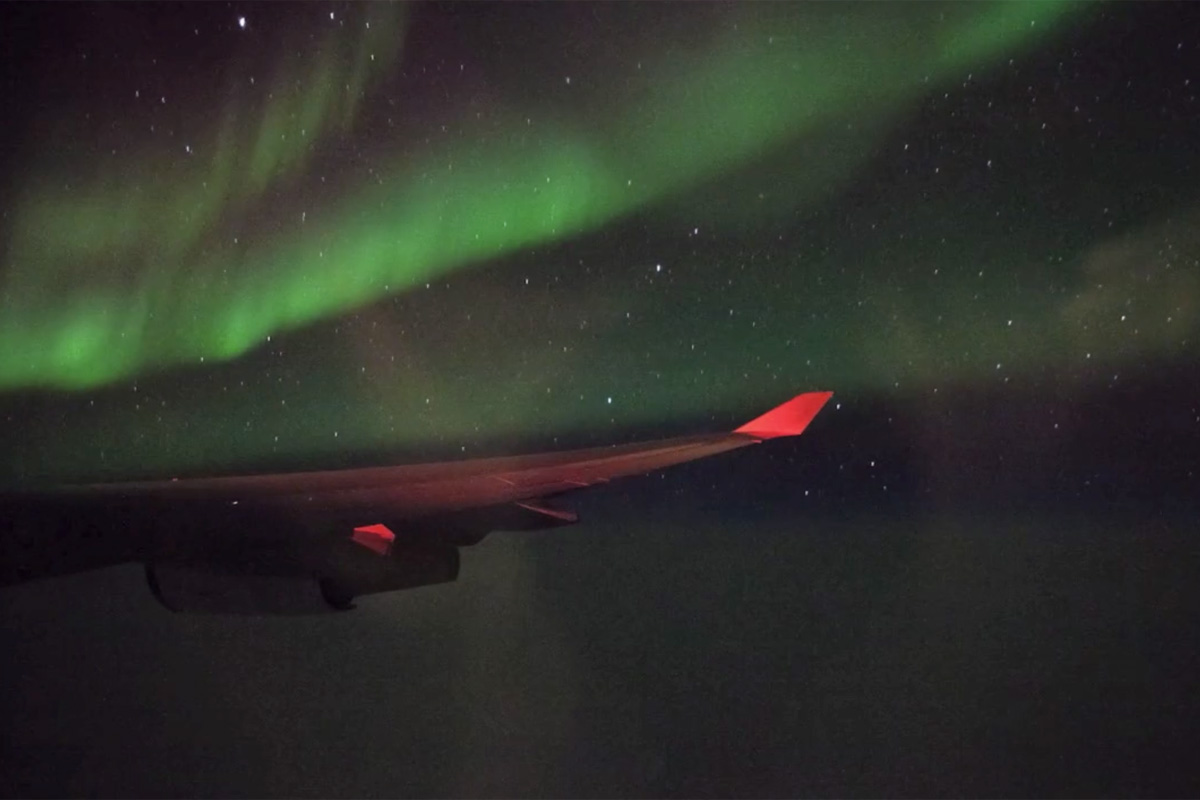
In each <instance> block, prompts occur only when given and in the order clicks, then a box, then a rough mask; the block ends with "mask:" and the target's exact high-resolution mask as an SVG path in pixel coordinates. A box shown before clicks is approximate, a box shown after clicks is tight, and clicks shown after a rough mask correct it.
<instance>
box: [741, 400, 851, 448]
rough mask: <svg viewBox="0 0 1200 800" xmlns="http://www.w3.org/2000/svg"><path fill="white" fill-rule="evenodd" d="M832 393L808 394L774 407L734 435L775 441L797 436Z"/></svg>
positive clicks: (802, 431)
mask: <svg viewBox="0 0 1200 800" xmlns="http://www.w3.org/2000/svg"><path fill="white" fill-rule="evenodd" d="M831 397H833V392H809V393H808V394H801V395H797V396H796V397H793V398H792V399H791V400H788V401H787V402H786V403H784V404H783V405H781V406H776V407H775V408H773V409H771V410H770V411H768V412H767V413H765V414H763V415H762V416H761V417H756V418H754V419H752V420H750V421H749V422H747V423H746V424H745V425H743V426H742V427H740V428H738V429H737V430H735V431H734V433H745V434H748V435H750V436H753V437H755V438H756V439H775V438H777V437H780V436H799V435H800V434H802V433H804V429H805V428H807V427H808V423H810V422H812V420H813V417H815V416H816V415H817V412H818V411H820V410H821V408H822V407H823V406H824V405H825V403H826V402H827V401H828V400H829V398H831Z"/></svg>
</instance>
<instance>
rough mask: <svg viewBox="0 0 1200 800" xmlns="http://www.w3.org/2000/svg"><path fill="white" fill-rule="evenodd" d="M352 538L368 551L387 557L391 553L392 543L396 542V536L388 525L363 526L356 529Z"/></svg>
mask: <svg viewBox="0 0 1200 800" xmlns="http://www.w3.org/2000/svg"><path fill="white" fill-rule="evenodd" d="M350 538H351V539H352V540H353V541H354V542H356V543H358V544H361V545H362V546H363V547H365V548H367V549H368V550H374V551H375V552H376V553H379V555H381V556H386V555H387V554H388V553H389V552H391V549H392V542H394V541H396V534H394V533H392V531H391V530H390V529H389V528H388V526H387V525H363V526H362V527H360V528H355V529H354V533H353V534H352V535H351V537H350Z"/></svg>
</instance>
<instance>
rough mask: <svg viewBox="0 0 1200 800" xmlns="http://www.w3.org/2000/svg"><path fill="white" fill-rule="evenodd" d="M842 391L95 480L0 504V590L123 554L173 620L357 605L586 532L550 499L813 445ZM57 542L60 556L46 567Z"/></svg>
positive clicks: (50, 560)
mask: <svg viewBox="0 0 1200 800" xmlns="http://www.w3.org/2000/svg"><path fill="white" fill-rule="evenodd" d="M831 395H832V393H831V392H810V393H807V394H801V395H798V396H797V397H794V398H792V399H791V400H789V401H787V402H786V403H783V404H782V405H780V406H778V407H776V408H774V409H772V410H771V411H768V412H767V413H765V414H763V415H762V416H759V417H757V418H755V419H754V420H751V421H750V422H748V423H746V424H745V425H742V426H740V427H739V428H737V429H735V430H733V431H729V432H724V433H715V434H702V435H697V436H686V437H679V438H673V439H661V440H657V441H649V442H639V443H635V444H627V445H619V446H613V447H600V448H589V449H585V450H573V451H566V452H551V453H539V454H533V455H523V456H510V457H501V458H487V459H475V460H463V461H450V462H442V463H432V464H416V465H408V466H396V467H375V468H368V469H350V470H337V471H329V472H299V473H288V474H277V475H249V476H233V477H218V478H200V479H188V480H167V481H143V482H132V483H115V484H93V485H86V486H74V487H66V488H64V489H63V490H61V491H58V492H55V493H52V494H48V495H43V496H40V497H38V498H16V499H13V498H9V499H8V500H7V501H5V500H0V519H6V520H7V522H8V525H7V526H5V527H7V528H9V530H8V531H7V533H8V534H9V535H7V536H6V535H4V533H5V531H3V529H0V540H8V541H10V543H13V544H11V546H10V547H7V548H5V551H7V552H4V555H5V563H0V584H2V583H14V582H19V581H20V580H24V579H29V578H30V577H42V576H47V575H53V574H61V573H63V572H69V571H75V570H77V569H80V568H88V567H89V566H96V564H92V563H90V559H89V557H88V556H89V555H95V554H94V553H93V551H95V550H96V549H97V548H103V546H104V545H105V544H106V543H107V544H108V545H109V546H110V548H111V549H109V550H106V551H104V552H106V553H107V554H108V560H107V562H106V563H112V562H113V558H114V557H115V558H116V559H117V561H125V560H143V561H145V562H146V564H147V576H148V578H149V579H150V583H151V588H152V589H153V590H154V592H155V595H156V596H157V597H158V598H159V599H160V600H161V601H162V602H163V603H164V604H165V605H167V606H168V607H170V608H173V609H177V610H201V611H214V610H215V611H239V610H240V611H247V610H248V613H289V612H290V611H292V610H294V609H292V608H291V606H294V605H296V604H295V603H294V602H293V600H292V599H291V595H290V594H289V591H290V589H289V588H288V587H289V586H290V583H289V582H291V583H295V581H296V580H297V576H299V580H300V581H301V582H302V583H303V582H305V581H307V582H308V583H310V584H312V585H313V586H314V587H316V589H318V590H319V591H318V592H317V595H318V597H317V598H316V599H317V602H316V603H315V605H316V606H317V607H318V609H319V607H321V606H322V604H323V605H324V606H326V607H331V608H340V607H348V606H349V603H350V599H351V598H352V597H353V596H357V595H361V594H369V593H373V592H377V591H388V590H392V589H396V588H408V587H409V586H415V585H423V584H425V583H434V582H439V581H443V580H453V578H454V576H456V575H457V571H458V553H457V546H459V545H463V544H472V543H474V542H477V541H478V540H479V539H481V538H482V537H483V536H484V535H486V534H487V533H488V532H489V531H492V530H529V529H537V528H545V527H554V526H558V525H564V524H570V523H572V522H575V521H576V517H575V515H574V514H572V513H571V512H568V511H562V510H558V509H555V508H552V507H550V506H548V505H546V504H545V503H544V502H543V501H544V500H545V498H548V497H552V496H554V495H558V494H562V493H564V492H569V491H573V490H577V489H582V488H585V487H588V486H594V485H596V484H601V483H606V482H608V481H610V480H613V479H615V478H620V477H624V476H629V475H638V474H645V473H647V472H651V471H654V470H657V469H661V468H663V467H667V466H671V465H673V464H679V463H683V462H685V461H692V460H695V459H698V458H703V457H705V456H710V455H715V454H717V453H722V452H725V451H728V450H734V449H737V448H740V447H745V446H746V445H750V444H756V443H759V442H762V441H765V440H768V439H774V438H778V437H782V436H796V435H799V434H800V433H802V432H803V431H804V429H805V428H807V427H808V424H809V423H810V422H811V421H812V419H813V418H814V417H815V416H816V414H817V413H818V412H819V411H820V410H821V408H822V407H823V406H824V405H825V403H826V402H827V401H828V399H829V397H830V396H831ZM73 532H74V533H75V534H78V535H74V536H73V535H72V533H73ZM49 538H52V539H53V540H54V541H55V543H56V544H55V548H56V552H57V553H58V558H53V557H50V558H47V557H46V556H44V555H38V556H37V558H33V555H31V554H40V553H41V551H42V550H43V549H44V548H43V547H41V545H42V544H43V543H44V542H45V541H46V540H47V539H49ZM75 540H79V541H75ZM116 540H120V541H121V543H122V546H121V547H112V544H113V543H114V541H116ZM72 542H74V544H72ZM21 543H24V546H22V544H21ZM31 543H35V544H31ZM35 545H36V546H35ZM451 551H453V556H451V555H450V553H451ZM114 554H115V556H114ZM31 559H32V560H36V561H37V562H38V563H36V564H33V563H30V562H31ZM451 561H452V562H453V563H452V564H451V563H450V562H451ZM80 562H83V563H84V566H82V567H81V566H79V563H80ZM101 565H102V564H101ZM397 565H399V566H397ZM414 565H416V566H414ZM430 565H432V566H430ZM5 567H7V569H5ZM402 568H403V569H402ZM397 570H399V571H400V572H403V573H404V574H403V575H400V574H397ZM22 572H23V573H24V574H22ZM331 575H332V576H333V577H330V576H331ZM314 576H316V577H314ZM425 578H429V579H428V580H426V579H425ZM256 579H257V580H256ZM251 583H253V584H255V586H254V588H253V590H251V589H250V588H248V587H249V585H250V584H251ZM266 587H272V588H271V590H270V591H266ZM264 593H265V594H264ZM246 594H254V595H255V597H253V598H251V599H250V600H249V601H247V600H246V599H245V598H244V597H242V595H246ZM310 594H311V593H310ZM277 595H278V597H277ZM264 596H265V597H266V598H267V600H270V601H271V602H266V601H265V600H264V599H263V598H264ZM310 599H311V598H310ZM272 603H274V605H272ZM251 606H253V607H251ZM268 606H269V607H268ZM304 610H314V609H309V608H306V609H304Z"/></svg>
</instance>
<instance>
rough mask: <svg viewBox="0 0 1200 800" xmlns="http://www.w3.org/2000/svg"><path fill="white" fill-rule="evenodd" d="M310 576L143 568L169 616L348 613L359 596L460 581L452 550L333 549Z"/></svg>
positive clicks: (203, 565) (257, 568)
mask: <svg viewBox="0 0 1200 800" xmlns="http://www.w3.org/2000/svg"><path fill="white" fill-rule="evenodd" d="M322 562H323V563H322V564H321V565H320V567H319V568H318V569H316V570H304V571H295V570H292V569H289V568H287V567H286V566H285V565H286V564H287V563H288V560H281V561H280V562H279V566H280V568H279V569H276V570H272V569H270V568H269V566H270V565H268V569H263V566H264V565H263V564H262V563H261V562H258V563H256V564H255V565H254V568H253V569H241V568H238V567H237V566H235V565H232V564H220V563H212V562H206V561H197V562H192V563H188V562H182V563H179V562H170V561H168V562H156V561H150V562H147V564H146V580H147V582H148V583H149V584H150V591H151V592H153V594H154V596H155V598H157V599H158V601H159V602H160V603H162V604H163V605H164V606H166V607H167V608H168V609H170V610H171V611H175V612H180V613H191V614H248V615H297V614H322V613H330V612H334V611H346V610H349V609H352V608H354V602H353V601H354V598H355V597H359V596H361V595H367V594H377V593H379V592H392V591H398V590H400V589H412V588H415V587H418V586H429V585H432V584H437V583H448V582H450V581H453V580H455V579H457V578H458V567H459V555H458V548H456V547H453V546H451V545H438V544H421V545H408V546H399V547H395V548H393V549H392V551H391V553H390V554H388V555H386V556H381V555H379V554H376V553H372V552H368V551H366V550H364V549H362V548H360V547H358V546H357V545H352V544H349V543H338V545H337V546H335V547H334V548H333V549H332V550H331V552H330V553H329V555H328V557H327V558H325V559H322Z"/></svg>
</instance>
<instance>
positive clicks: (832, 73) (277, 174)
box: [0, 3, 1075, 388]
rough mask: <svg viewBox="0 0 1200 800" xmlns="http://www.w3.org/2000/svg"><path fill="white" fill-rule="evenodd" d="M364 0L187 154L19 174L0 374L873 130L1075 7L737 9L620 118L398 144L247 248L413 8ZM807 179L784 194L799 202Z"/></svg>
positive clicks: (343, 300) (46, 372)
mask: <svg viewBox="0 0 1200 800" xmlns="http://www.w3.org/2000/svg"><path fill="white" fill-rule="evenodd" d="M366 8H370V9H371V13H372V15H374V18H373V19H372V20H371V26H370V27H369V28H368V27H366V26H365V25H355V26H352V29H353V30H354V31H355V33H354V34H352V35H351V37H349V38H342V37H340V36H333V37H331V38H330V40H329V41H328V42H327V43H326V46H325V47H323V48H319V49H318V51H317V53H318V54H317V55H315V56H312V55H311V54H307V53H306V54H305V57H304V58H300V57H297V60H296V62H295V63H284V64H282V65H280V68H279V70H278V72H277V73H276V76H275V78H274V80H273V81H272V83H271V84H270V85H271V87H272V88H271V91H270V93H269V96H270V97H271V98H272V99H271V100H269V101H268V102H267V103H266V105H265V107H264V109H263V111H262V112H261V114H257V115H256V114H255V113H254V112H253V111H252V110H251V109H252V105H251V103H250V102H249V101H246V100H243V99H241V97H242V94H241V91H245V87H244V86H243V87H241V90H240V91H235V92H233V94H232V98H233V99H232V100H230V102H229V105H228V107H227V109H226V110H225V112H224V114H223V115H222V118H221V119H220V121H219V123H218V124H217V125H216V129H215V132H214V133H212V134H211V135H210V136H209V137H208V140H207V142H201V143H200V144H197V145H196V146H195V147H196V152H197V154H198V157H197V158H196V159H194V160H193V161H192V162H191V163H190V164H188V165H185V166H183V167H180V166H178V164H179V161H180V156H179V154H178V152H177V150H178V148H177V147H176V149H175V150H174V151H173V152H172V153H170V154H142V155H140V156H139V157H136V158H135V159H133V160H132V161H131V162H127V163H124V164H122V165H121V166H120V168H119V169H113V170H112V171H111V172H109V173H108V174H103V175H101V176H99V177H97V178H96V179H95V180H93V181H91V182H86V181H85V183H84V185H83V186H82V187H76V188H74V189H71V190H70V191H63V190H60V188H59V186H60V182H59V181H57V180H55V181H53V182H52V181H51V180H49V179H44V180H39V181H36V182H34V183H33V184H32V185H31V186H30V187H29V188H28V190H27V192H26V193H25V196H24V199H23V201H22V203H21V205H20V207H19V208H18V209H17V213H16V224H15V227H14V231H15V233H14V236H13V241H12V244H11V245H10V247H9V249H8V252H7V254H6V265H5V268H6V273H7V276H8V282H7V284H6V285H5V286H4V287H3V288H4V292H5V293H4V295H3V302H2V305H0V340H2V341H3V342H4V345H5V346H4V350H3V352H0V387H18V386H28V385H50V386H58V387H65V388H78V387H88V386H93V385H97V384H101V383H104V382H108V381H112V380H115V379H118V378H120V377H123V376H128V375H131V374H135V373H137V372H138V371H140V370H143V369H146V368H151V367H156V366H163V365H170V364H178V363H189V362H190V363H196V362H198V361H202V360H205V359H230V358H234V357H236V356H238V355H239V354H241V353H244V352H246V351H247V350H248V349H250V348H253V347H255V346H256V345H258V344H259V343H261V342H262V341H263V339H264V337H265V336H266V335H268V334H269V333H272V332H278V331H286V330H289V329H294V328H296V327H299V326H302V325H305V324H307V323H310V322H312V321H314V320H317V319H320V318H323V317H327V316H330V315H336V314H340V313H344V312H345V311H347V310H349V309H352V308H355V307H357V306H360V305H362V304H365V303H369V302H371V301H373V300H376V299H378V298H379V297H382V296H386V295H387V294H390V293H395V292H398V291H402V290H404V289H405V288H407V287H410V286H412V285H414V284H417V283H420V282H423V281H426V280H429V279H430V278H431V277H432V276H435V275H439V274H442V273H445V272H447V271H449V270H452V269H455V268H459V267H461V266H464V265H469V264H473V263H480V262H484V261H486V260H488V259H491V258H494V257H496V256H499V255H502V254H504V253H507V252H511V251H513V250H516V249H519V248H522V247H526V246H529V245H531V244H534V243H539V242H545V241H549V240H556V239H561V238H564V237H569V236H574V235H578V234H580V233H582V232H586V231H589V230H593V229H596V228H598V227H600V226H602V225H604V224H605V223H607V222H609V221H611V220H613V219H615V218H617V217H620V216H622V215H625V214H628V213H631V212H633V211H635V210H637V209H639V208H642V207H644V206H645V205H647V204H648V203H652V202H654V201H657V200H660V199H663V198H665V197H667V196H671V195H675V194H678V193H680V192H683V191H685V190H687V189H688V188H689V187H692V186H695V185H697V184H698V183H701V182H703V181H705V180H710V179H712V178H714V177H716V176H719V175H721V174H722V173H725V172H728V171H730V170H732V169H735V168H736V167H738V166H739V165H741V164H743V163H745V162H746V161H747V160H748V159H753V158H755V157H757V156H760V155H762V154H763V153H766V152H769V151H771V150H772V149H773V148H777V147H779V146H781V145H783V144H786V143H788V142H790V141H794V140H795V139H796V137H798V136H802V135H804V134H805V133H810V132H819V131H824V130H826V129H828V128H829V127H830V126H832V125H835V124H842V123H844V121H845V120H847V119H850V120H857V121H859V123H860V124H864V125H879V124H881V123H886V122H887V121H888V120H889V119H891V118H892V117H893V116H894V115H896V114H897V113H899V112H900V111H901V110H902V109H903V107H904V106H905V105H906V104H910V103H912V102H915V101H917V100H918V99H919V98H920V97H921V96H922V95H923V94H924V93H925V92H927V91H928V90H929V89H930V88H931V86H932V85H933V84H935V83H937V82H940V81H944V80H947V79H960V78H961V73H962V72H963V70H964V69H965V68H966V67H967V66H968V65H973V64H984V63H986V62H987V61H989V60H991V59H992V58H994V57H996V56H997V55H999V54H1000V53H1003V52H1006V51H1008V50H1009V49H1011V48H1012V47H1014V46H1016V45H1018V44H1021V43H1023V42H1025V41H1027V40H1029V39H1030V38H1032V37H1033V36H1036V35H1041V34H1043V33H1045V32H1047V31H1049V30H1050V29H1051V28H1052V27H1053V25H1054V23H1056V22H1058V21H1059V20H1061V19H1062V18H1063V17H1064V16H1065V14H1066V12H1067V11H1069V10H1070V9H1072V8H1075V6H1066V5H1057V4H1054V5H1051V4H1047V3H1032V4H1021V3H999V4H997V5H996V6H983V5H977V4H963V5H958V6H943V5H936V6H908V5H905V6H899V7H897V6H891V7H886V8H885V7H881V6H875V5H863V6H841V5H837V6H832V5H830V6H826V5H820V4H817V5H813V6H810V7H808V8H809V9H810V11H809V13H808V16H807V17H806V18H805V19H804V20H803V22H804V25H803V27H800V28H797V29H796V30H776V29H775V28H773V27H772V28H770V29H768V26H766V25H764V24H761V23H755V22H754V21H750V22H748V23H746V24H742V25H741V26H739V28H738V29H737V30H736V31H732V30H731V31H729V32H727V33H726V34H725V36H724V38H723V39H718V40H717V41H716V42H715V43H714V44H712V45H711V47H710V48H709V49H708V50H707V51H706V52H703V53H693V54H691V55H688V56H671V57H668V58H666V59H660V60H659V61H658V62H655V60H654V59H653V58H647V59H646V65H647V69H646V70H645V72H644V73H643V74H644V75H646V78H645V79H644V83H643V84H640V85H641V86H642V89H643V91H642V92H641V93H634V92H633V91H631V92H630V95H629V97H627V98H625V100H624V102H623V103H622V106H621V107H620V108H618V109H616V110H615V112H613V111H611V110H609V109H605V110H604V111H607V112H608V113H603V114H597V115H596V118H592V117H589V116H587V115H584V117H583V118H578V119H575V118H570V117H569V116H567V115H564V114H559V115H557V116H555V115H553V113H551V114H550V115H549V116H547V115H546V114H545V113H542V114H540V116H539V118H538V119H537V120H536V122H535V123H534V124H532V125H530V124H528V123H526V122H525V119H524V116H523V115H517V116H515V117H514V118H513V119H512V120H510V121H508V123H507V124H506V125H502V126H499V129H500V130H501V133H500V134H498V135H493V136H490V137H489V136H478V137H474V138H465V137H464V138H460V139H459V140H457V141H452V142H448V143H445V144H442V145H440V146H435V147H430V148H428V149H427V150H426V151H425V152H418V153H406V154H404V157H403V158H401V159H399V160H398V161H397V162H396V163H395V164H394V165H392V166H391V167H390V168H385V169H384V170H382V174H383V175H385V176H387V177H386V180H385V181H384V182H383V184H382V185H378V184H376V183H375V182H370V183H367V184H366V185H364V186H363V187H362V188H360V189H359V190H358V191H357V192H354V193H351V194H346V195H345V196H344V197H343V199H342V200H341V202H340V203H338V204H336V205H335V206H334V207H333V208H332V210H330V209H328V208H327V209H325V210H321V209H319V208H315V209H314V212H313V213H312V214H311V216H312V219H311V220H307V219H306V220H305V221H304V222H301V221H300V220H295V219H293V220H291V221H290V222H289V223H287V226H286V227H285V229H284V230H283V231H282V232H281V234H280V235H277V236H276V237H275V238H267V237H263V236H259V237H258V238H255V239H253V240H249V237H248V240H247V241H244V242H243V241H241V240H240V239H239V237H237V235H236V230H237V227H236V226H235V225H234V224H233V222H232V220H235V219H236V218H237V217H240V216H242V215H248V214H253V213H256V212H257V213H268V212H269V211H270V210H271V208H272V207H273V197H274V196H275V195H277V194H278V193H284V194H286V193H287V192H288V191H289V190H290V189H292V188H293V187H294V186H295V185H296V184H295V181H296V180H297V176H298V175H299V173H301V172H302V171H303V170H304V169H305V168H306V167H307V166H308V165H309V160H310V156H311V154H312V153H313V152H314V148H315V147H316V145H317V143H318V142H319V140H320V139H322V138H329V137H330V136H332V135H335V134H341V133H346V132H348V131H350V129H351V126H352V125H353V123H354V121H355V118H356V116H357V114H358V112H359V110H360V108H361V105H362V102H363V98H364V97H365V96H366V94H367V92H368V91H369V90H370V87H371V86H372V85H373V82H374V78H375V76H376V75H378V74H379V73H382V72H383V71H385V70H386V69H388V68H389V67H390V66H391V65H392V64H393V63H394V61H395V57H396V55H397V53H398V50H399V45H398V42H399V41H400V40H401V36H400V28H401V27H402V20H400V19H399V18H395V17H393V18H392V19H383V18H381V17H380V15H386V14H394V10H395V8H397V7H395V6H391V5H382V4H372V5H370V6H367V7H366ZM881 8H885V10H884V11H883V13H882V16H881V13H880V9H881ZM918 14H920V15H924V18H920V17H917V16H916V15H918ZM947 14H948V15H949V16H950V19H948V20H943V19H940V18H939V17H940V16H945V15H947ZM889 16H890V17H894V18H890V19H889V18H888V17H889ZM913 19H916V21H915V22H911V21H910V20H913ZM1030 20H1036V22H1037V24H1036V25H1033V26H1031V25H1030ZM372 55H374V59H372V58H371V56H372ZM305 65H311V66H305ZM639 72H640V70H639ZM297 76H298V78H297ZM613 80H615V81H619V80H621V78H620V77H616V78H614V79H613ZM618 85H619V84H618ZM197 127H200V126H197ZM463 127H464V128H467V129H469V120H468V121H467V124H466V125H464V126H463ZM201 138H202V137H198V141H199V140H200V139H201ZM178 144H179V142H178V139H177V140H176V145H178ZM205 154H211V155H205ZM814 157H815V158H819V157H820V156H819V155H814ZM379 163H380V165H381V166H386V161H380V162H379ZM100 171H101V172H105V171H104V170H100ZM817 188H818V187H812V186H808V187H805V186H798V187H796V200H797V201H802V200H803V198H804V197H806V196H808V195H809V194H812V193H813V192H814V191H815V190H816V189H817ZM271 193H275V194H271ZM235 239H237V241H236V242H235Z"/></svg>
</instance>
